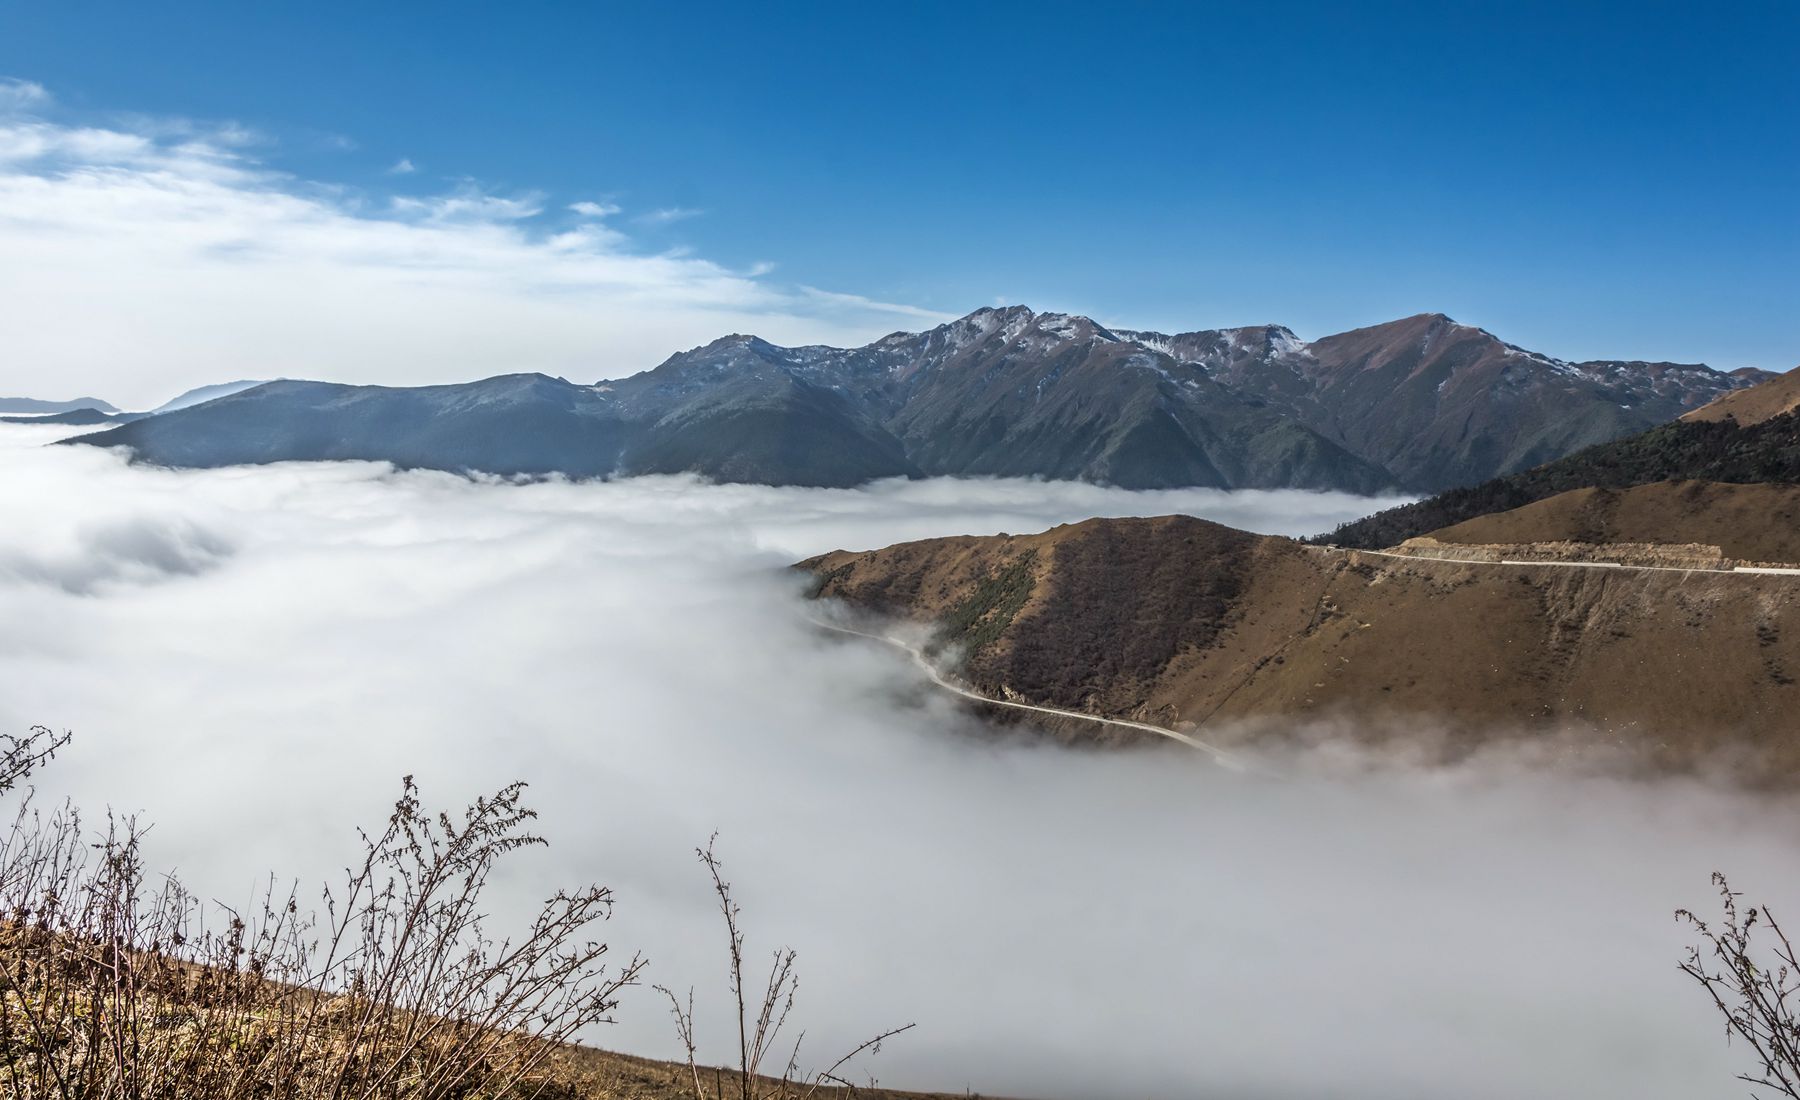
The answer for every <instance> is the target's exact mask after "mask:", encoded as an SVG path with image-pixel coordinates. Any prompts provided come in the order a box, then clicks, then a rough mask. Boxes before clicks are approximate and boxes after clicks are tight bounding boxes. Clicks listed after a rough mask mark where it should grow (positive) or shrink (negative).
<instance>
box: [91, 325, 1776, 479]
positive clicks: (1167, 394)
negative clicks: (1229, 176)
mask: <svg viewBox="0 0 1800 1100" xmlns="http://www.w3.org/2000/svg"><path fill="white" fill-rule="evenodd" d="M1760 377H1762V374H1761V372H1738V373H1736V374H1729V375H1728V374H1723V373H1720V372H1717V371H1714V370H1711V369H1710V368H1707V367H1705V366H1700V365H1691V364H1672V363H1638V362H1622V361H1602V362H1591V363H1567V362H1564V361H1562V360H1557V359H1552V358H1549V357H1547V356H1543V355H1538V354H1536V353H1533V352H1528V351H1524V350H1522V349H1519V348H1516V347H1513V346H1512V345H1510V344H1506V343H1504V342H1502V341H1500V340H1499V339H1498V338H1496V337H1494V336H1493V335H1492V334H1490V333H1487V332H1485V331H1484V330H1481V329H1478V328H1473V327H1471V326H1467V325H1459V324H1457V323H1456V322H1454V321H1452V320H1450V319H1449V318H1448V317H1445V316H1443V315H1442V314H1421V315H1419V316H1417V317H1409V318H1405V319H1402V320H1399V321H1393V322H1389V323H1387V324H1385V325H1376V326H1372V327H1370V328H1364V329H1357V330H1354V331H1352V332H1347V333H1340V334H1338V335H1335V336H1329V337H1326V338H1324V339H1321V340H1317V341H1313V342H1311V343H1307V342H1305V341H1302V340H1300V339H1298V338H1297V337H1296V336H1295V335H1294V334H1293V333H1292V332H1291V331H1290V330H1288V329H1286V328H1283V327H1281V326H1279V325H1263V326H1251V327H1247V328H1234V329H1214V330H1205V331H1200V332H1188V333H1178V334H1174V335H1165V334H1161V333H1153V332H1139V331H1130V330H1112V329H1109V328H1107V327H1106V326H1103V325H1100V324H1098V323H1097V322H1095V321H1093V320H1091V319H1089V318H1086V317H1080V316H1075V315H1070V314H1061V313H1036V312H1034V311H1032V310H1030V309H1028V308H1026V307H1024V306H1010V307H1005V308H989V309H981V310H977V311H975V312H974V313H971V314H969V315H968V316H966V317H962V318H959V319H957V320H955V321H951V322H948V323H946V324H943V325H939V326H938V327H936V328H933V329H930V330H927V331H925V332H918V333H907V332H897V333H893V334H891V335H888V336H885V337H882V338H881V339H879V340H876V341H874V342H873V343H870V344H867V345H864V346H862V347H859V348H833V347H824V346H806V347H794V348H785V347H779V346H776V345H774V344H770V343H768V342H767V341H764V340H761V339H759V338H757V337H755V336H748V335H731V336H726V337H722V338H720V339H718V340H715V341H713V342H711V343H709V344H706V345H704V346H702V347H699V348H695V349H692V350H690V351H686V352H681V353H678V354H676V355H673V356H670V357H669V359H667V360H666V361H665V362H663V363H662V364H661V365H660V366H658V367H656V368H655V369H653V370H649V371H645V372H643V373H641V374H637V375H633V376H631V377H629V378H624V379H615V380H606V381H602V382H599V383H596V384H594V385H587V386H584V385H580V384H577V383H572V382H568V381H565V380H562V379H555V378H550V377H547V376H544V375H506V376H501V377H498V378H490V379H485V380H483V381H480V382H472V383H467V384H462V385H451V386H426V387H418V388H409V389H396V388H388V387H376V386H344V385H336V384H331V383H320V382H277V383H270V384H266V385H262V386H256V387H254V388H251V389H247V390H244V391H242V392H238V393H232V394H229V395H227V396H223V397H220V398H218V399H215V400H211V401H207V402H204V403H202V404H199V405H196V406H193V407H192V408H186V409H179V410H176V411H173V412H168V413H164V414H162V415H159V416H155V417H151V418H149V419H146V420H142V421H139V422H136V423H133V424H128V425H123V426H120V427H117V428H114V429H112V430H110V431H106V432H100V433H97V434H94V435H90V436H84V437H81V439H79V440H77V442H85V443H95V444H101V445H108V446H110V445H127V446H130V447H132V448H133V449H134V451H135V452H136V455H137V457H138V459H139V460H141V461H147V462H153V463H160V464H165V465H174V466H219V465H231V464H239V463H254V462H273V461H281V460H288V459H333V458H362V459H376V460H382V461H389V462H394V463H396V464H398V465H402V466H417V467H428V468H437V469H450V470H479V471H486V472H490V473H497V474H505V475H511V474H528V475H529V474H547V473H564V474H568V475H571V476H579V477H596V476H625V475H631V474H648V473H678V472H692V473H698V474H701V475H704V476H707V477H710V478H713V479H716V480H720V481H738V482H761V483H768V484H795V485H827V486H833V485H835V486H842V485H855V484H859V483H861V482H864V481H868V480H872V479H876V478H882V477H897V476H898V477H916V476H922V475H1002V476H1033V477H1045V478H1054V479H1076V480H1086V481H1096V482H1103V483H1109V484H1114V485H1119V486H1122V487H1126V488H1166V487H1177V486H1209V487H1216V488H1222V489H1243V488H1307V489H1339V490H1348V491H1353V492H1374V491H1377V490H1381V489H1388V488H1395V487H1399V488H1407V489H1414V490H1433V489H1437V488H1441V487H1444V486H1448V485H1457V484H1466V483H1470V482H1473V481H1480V480H1482V479H1484V478H1488V477H1492V476H1494V475H1496V474H1501V473H1508V472H1512V471H1515V470H1522V469H1526V468H1529V467H1531V466H1534V465H1536V464H1538V463H1540V462H1543V461H1546V460H1548V459H1552V458H1556V457H1559V456H1561V455H1563V454H1566V453H1568V452H1569V451H1572V450H1575V449H1577V448H1579V447H1582V446H1586V445H1589V444H1592V443H1597V442H1602V441H1605V440H1608V439H1613V438H1617V437H1619V436H1622V435H1629V434H1631V433H1634V432H1637V431H1641V430H1643V429H1644V428H1646V427H1649V426H1651V425H1654V424H1658V423H1662V422H1664V421H1667V420H1671V419H1673V418H1675V417H1677V416H1679V415H1681V414H1682V413H1684V412H1686V411H1688V410H1690V409H1693V408H1697V407H1699V406H1701V405H1703V404H1705V403H1707V402H1709V401H1711V400H1713V399H1714V398H1716V397H1718V396H1720V395H1721V394H1724V393H1728V392H1730V391H1732V390H1734V389H1737V388H1740V387H1742V386H1745V385H1748V384H1750V383H1751V382H1753V381H1756V380H1758V379H1759V378H1760Z"/></svg>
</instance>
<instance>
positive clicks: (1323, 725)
mask: <svg viewBox="0 0 1800 1100" xmlns="http://www.w3.org/2000/svg"><path fill="white" fill-rule="evenodd" d="M1312 543H1313V544H1312V545H1308V544H1307V543H1305V542H1301V541H1296V540H1292V539H1285V538H1277V537H1272V536H1262V535H1254V534H1251V533H1248V532H1244V531H1235V530H1232V529H1230V528H1226V527H1221V526H1219V525H1217V524H1213V523H1208V522H1206V521H1204V520H1199V519H1195V518H1192V517H1188V516H1168V517H1162V518H1157V519H1093V520H1088V521H1085V522H1082V523H1079V524H1072V525H1066V526H1063V527H1058V528H1055V529H1053V530H1051V531H1047V532H1043V533H1041V534H1036V535H1000V536H989V537H962V538H947V539H931V540H925V541H921V542H912V543H901V544H897V545H894V546H889V547H886V548H882V549H877V550H867V551H845V550H839V551H835V552H833V553H830V554H824V555H820V556H819V557H816V558H813V559H810V560H808V561H805V562H802V563H800V565H799V566H798V568H799V569H802V570H804V571H807V572H809V573H811V574H812V575H813V578H814V581H813V595H814V596H823V597H830V598H833V599H835V600H838V601H840V602H842V603H844V604H847V605H849V606H850V607H852V608H855V609H860V610H862V611H866V612H873V613H876V614H879V615H882V616H901V617H905V618H909V619H914V620H921V621H924V622H927V623H929V624H931V626H932V630H933V634H932V636H933V639H934V641H933V643H932V646H933V649H934V651H935V652H936V653H937V655H938V657H939V659H940V660H941V661H943V662H944V663H945V664H946V665H947V666H948V667H950V668H952V669H953V671H954V672H955V673H956V674H958V675H960V676H961V677H962V678H963V679H964V680H965V682H966V683H968V684H969V685H970V686H971V687H972V688H973V689H974V690H976V691H977V692H979V693H981V694H983V695H985V696H987V697H988V698H990V699H1001V700H1009V701H1012V702H1015V703H1024V704H1029V705H1035V706H1050V707H1056V708H1060V709H1064V710H1074V711H1079V712H1082V713H1085V714H1089V715H1097V716H1104V717H1109V718H1127V719H1133V720H1138V721H1146V722H1151V723H1155V724H1159V725H1161V726H1162V727H1164V728H1168V729H1174V730H1176V731H1178V732H1185V733H1188V734H1193V735H1197V736H1201V737H1204V738H1205V739H1207V740H1208V741H1209V742H1213V743H1215V744H1216V743H1218V742H1219V741H1221V740H1232V739H1236V740H1239V741H1245V740H1253V739H1254V740H1260V739H1263V738H1266V737H1286V736H1293V735H1294V733H1295V731H1297V730H1300V731H1305V730H1309V729H1310V730H1311V731H1313V733H1316V734H1318V735H1320V736H1334V735H1336V734H1338V733H1343V732H1347V733H1351V734H1353V735H1355V736H1358V737H1362V738H1375V739H1389V738H1392V739H1395V740H1397V741H1400V742H1403V743H1405V744H1406V746H1407V750H1408V751H1409V752H1416V751H1418V750H1420V749H1421V748H1425V749H1429V750H1430V751H1433V752H1445V753H1449V754H1452V755H1456V754H1461V753H1467V752H1472V751H1476V750H1477V749H1480V748H1482V747H1484V746H1489V745H1492V744H1494V743H1496V742H1502V743H1512V744H1515V745H1518V746H1525V747H1528V748H1530V749H1531V751H1534V752H1543V753H1546V754H1548V756H1549V757H1551V758H1553V759H1556V760H1559V761H1560V760H1563V759H1565V758H1569V757H1582V756H1595V755H1599V756H1608V757H1613V758H1623V759H1626V760H1628V761H1629V762H1630V763H1632V764H1633V765H1646V764H1648V765H1650V766H1653V767H1656V768H1659V769H1661V768H1674V769H1679V770H1706V769H1712V768H1723V769H1725V770H1726V771H1728V772H1731V773H1734V774H1737V775H1738V776H1740V777H1741V778H1743V779H1746V780H1749V781H1751V782H1754V783H1773V784H1779V785H1783V786H1791V785H1792V784H1794V783H1796V782H1800V740H1797V739H1796V738H1794V736H1793V731H1794V719H1793V715H1794V708H1795V705H1796V702H1797V701H1800V694H1796V693H1800V576H1797V575H1796V574H1800V370H1797V371H1795V372H1791V373H1789V374H1786V375H1781V376H1776V377H1774V378H1773V379H1771V380H1770V381H1767V382H1765V383H1763V384H1761V385H1759V386H1756V387H1754V388H1749V389H1742V390H1736V391H1733V392H1731V393H1728V394H1726V395H1725V396H1723V397H1721V398H1720V399H1719V400H1718V401H1716V402H1714V403H1713V404H1710V405H1708V406H1705V407H1704V408H1702V409H1700V410H1696V411H1694V412H1693V413H1691V414H1689V415H1687V416H1685V417H1684V418H1683V419H1682V420H1681V421H1679V422H1676V423H1671V424H1664V425H1659V426H1657V427H1655V428H1652V429H1650V430H1648V431H1646V432H1643V433H1641V434H1639V435H1636V436H1633V437H1630V438H1626V439H1621V440H1615V441H1612V442H1609V443H1604V444H1599V445H1596V446H1594V447H1590V448H1586V449H1584V450H1582V451H1579V452H1576V453H1575V454H1572V455H1568V456H1565V457H1564V458H1561V459H1559V460H1557V461H1554V462H1551V463H1548V464H1546V465H1544V466H1541V467H1538V468H1535V469H1532V470H1529V471H1525V472H1522V473H1519V474H1514V475H1510V476H1507V477H1502V478H1497V479H1493V480H1491V481H1488V482H1484V483H1483V484H1481V485H1478V486H1474V487H1470V488H1462V489H1455V490H1451V491H1449V492H1446V493H1443V494H1440V495H1437V496H1434V497H1431V498H1428V499H1426V500H1423V501H1419V502H1416V503H1414V504H1410V505H1406V506H1403V507H1400V508H1396V509H1391V510H1389V511H1387V512H1382V513H1377V514H1376V515H1374V516H1371V517H1369V518H1367V519H1364V520H1361V521H1358V522H1357V523H1354V524H1349V525H1347V526H1345V527H1343V528H1340V529H1339V530H1338V531H1337V532H1336V533H1335V534H1333V535H1331V536H1322V537H1320V538H1319V539H1316V540H1312ZM1321 543H1323V544H1326V545H1320V544H1321ZM1365 549H1367V550H1378V551H1379V552H1378V553H1374V554H1365V553H1361V552H1359V551H1361V550H1365ZM1076 725H1077V726H1078V729H1077V731H1076V732H1073V733H1069V734H1068V735H1069V736H1078V737H1081V738H1084V739H1091V738H1093V737H1095V736H1114V737H1116V736H1118V734H1117V732H1116V731H1117V727H1113V728H1112V729H1113V731H1114V732H1113V733H1111V734H1107V735H1097V734H1096V733H1095V732H1094V730H1095V727H1093V726H1091V725H1088V724H1085V723H1076ZM1051 732H1058V730H1056V729H1055V727H1054V724H1052V728H1051Z"/></svg>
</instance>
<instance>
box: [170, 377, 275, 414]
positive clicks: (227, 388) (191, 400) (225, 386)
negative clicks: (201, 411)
mask: <svg viewBox="0 0 1800 1100" xmlns="http://www.w3.org/2000/svg"><path fill="white" fill-rule="evenodd" d="M262 384H263V383H262V381H253V380H250V379H244V380H241V381H237V382H216V383H214V384H213V385H210V386H196V387H195V388H193V389H191V390H188V391H187V392H186V393H184V394H181V395H180V396H178V397H173V398H170V399H169V400H167V401H164V402H163V403H162V404H160V405H158V406H157V407H156V408H154V409H151V410H150V412H151V415H155V414H157V413H166V412H174V411H175V410H176V409H185V408H189V407H191V406H194V405H200V404H204V403H205V402H208V401H211V400H212V399H213V398H215V397H229V396H230V395H232V394H234V393H242V392H243V391H245V390H248V389H253V388H255V387H257V386H260V385H262Z"/></svg>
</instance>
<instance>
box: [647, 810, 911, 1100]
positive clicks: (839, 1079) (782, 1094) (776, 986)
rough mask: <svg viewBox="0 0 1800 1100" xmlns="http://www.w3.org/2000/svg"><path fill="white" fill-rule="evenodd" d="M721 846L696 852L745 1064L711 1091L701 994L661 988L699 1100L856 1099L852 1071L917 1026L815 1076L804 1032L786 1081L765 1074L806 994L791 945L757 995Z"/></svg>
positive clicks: (894, 1031)
mask: <svg viewBox="0 0 1800 1100" xmlns="http://www.w3.org/2000/svg"><path fill="white" fill-rule="evenodd" d="M717 841H718V836H717V835H716V834H715V835H714V836H713V838H712V840H711V841H709V842H708V843H707V845H706V847H704V848H696V849H694V854H695V855H696V856H698V857H699V858H700V862H701V864H702V865H704V866H705V867H706V871H707V874H708V875H709V876H710V877H711V879H712V888H713V896H714V897H715V898H716V899H717V900H718V903H719V914H720V916H721V917H722V918H723V920H724V924H725V940H726V951H727V957H728V959H729V963H730V965H729V970H728V972H727V973H728V979H729V982H730V986H731V996H732V1000H733V1002H734V1003H735V1005H736V1008H737V1039H738V1059H737V1065H736V1066H735V1067H734V1068H733V1069H732V1070H731V1071H730V1074H729V1076H727V1075H726V1073H725V1071H724V1070H714V1071H713V1073H712V1074H711V1075H710V1076H712V1079H713V1080H712V1086H713V1089H712V1092H711V1093H708V1092H707V1089H706V1084H707V1083H706V1080H705V1078H706V1076H708V1075H707V1074H703V1073H702V1072H701V1068H700V1064H699V1060H698V1058H699V1055H698V1040H697V1039H696V1037H695V1035H694V991H693V990H692V989H689V990H688V992H687V998H686V1001H685V1002H684V1001H683V1000H682V998H680V997H677V996H676V995H675V992H674V991H673V990H671V989H669V988H667V987H666V986H660V985H659V986H657V987H656V989H657V991H658V992H660V993H661V994H663V996H665V997H667V998H668V999H669V1009H670V1014H671V1015H672V1016H674V1018H675V1033H676V1036H677V1037H678V1038H680V1040H681V1045H682V1048H683V1049H684V1050H685V1051H686V1052H687V1068H688V1074H689V1078H690V1081H691V1084H692V1086H693V1093H694V1100H725V1098H726V1097H728V1096H733V1095H735V1096H736V1097H737V1098H738V1100H809V1098H811V1097H813V1096H814V1095H817V1094H818V1093H819V1092H820V1090H821V1089H830V1088H831V1087H833V1086H837V1087H841V1088H843V1089H845V1090H847V1091H848V1092H850V1093H851V1094H854V1093H855V1092H856V1086H855V1085H854V1084H853V1083H852V1082H851V1081H850V1080H849V1079H848V1078H846V1077H844V1076H843V1074H844V1073H846V1072H848V1070H847V1067H848V1066H849V1065H850V1064H851V1063H853V1062H854V1061H856V1060H857V1059H858V1058H860V1057H862V1056H863V1055H865V1054H875V1053H878V1052H879V1051H880V1050H881V1044H882V1043H884V1042H886V1041H887V1040H889V1039H891V1038H893V1037H894V1036H896V1035H898V1034H900V1033H901V1032H903V1031H910V1030H911V1029H912V1028H913V1026H914V1025H912V1024H906V1025H904V1026H902V1027H896V1028H891V1029H889V1030H887V1031H883V1032H881V1033H880V1034H878V1035H875V1036H874V1037H872V1038H870V1039H866V1040H864V1041H863V1042H861V1043H859V1044H857V1045H856V1046H855V1047H853V1048H852V1049H851V1050H849V1051H848V1052H846V1053H845V1054H843V1055H842V1056H840V1057H839V1058H838V1060H837V1061H835V1062H833V1063H832V1064H831V1065H830V1067H829V1068H827V1069H824V1070H820V1071H817V1072H814V1073H810V1074H806V1073H802V1072H801V1070H800V1044H801V1042H802V1041H804V1040H805V1038H806V1033H805V1032H801V1033H800V1034H799V1035H798V1036H796V1037H795V1039H794V1044H793V1046H792V1047H791V1048H790V1049H789V1050H788V1053H787V1058H786V1061H785V1064H784V1065H783V1066H782V1069H781V1076H780V1077H773V1076H767V1075H765V1073H764V1070H763V1066H764V1064H765V1061H766V1060H767V1058H768V1056H769V1055H770V1054H771V1053H773V1052H775V1051H776V1050H778V1049H779V1048H778V1047H777V1046H776V1043H777V1041H778V1040H779V1039H780V1037H781V1031H782V1029H783V1028H784V1027H785V1026H786V1025H787V1021H788V1015H789V1014H790V1013H791V1012H792V1011H793V1008H794V997H795V995H796V994H797V993H798V992H799V990H800V977H799V975H798V974H796V973H795V971H794V960H795V959H796V958H797V957H798V956H797V955H796V953H795V951H794V950H793V949H792V948H789V947H783V948H778V949H776V950H775V951H774V952H772V953H771V958H770V962H769V972H768V974H767V976H766V977H765V978H764V979H763V982H762V988H761V989H760V990H757V991H756V992H755V994H754V998H753V997H752V989H751V987H750V985H749V982H750V980H751V974H750V973H749V971H748V969H747V965H746V962H745V959H744V932H743V928H742V926H741V924H740V923H739V919H740V918H741V917H742V915H743V914H742V912H741V911H740V910H739V908H738V905H737V902H736V901H734V900H733V899H732V896H731V883H730V882H728V881H726V879H725V868H724V865H723V864H721V863H720V862H719V858H718V856H716V855H715V854H714V852H713V846H714V844H716V843H717ZM869 1085H870V1087H871V1088H873V1087H874V1085H875V1081H874V1079H873V1078H870V1079H869Z"/></svg>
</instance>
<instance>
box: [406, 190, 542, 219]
mask: <svg viewBox="0 0 1800 1100" xmlns="http://www.w3.org/2000/svg"><path fill="white" fill-rule="evenodd" d="M392 205H393V210H394V212H395V213H398V214H402V215H406V216H408V217H419V218H424V219H426V220H428V221H434V222H511V221H523V220H524V219H526V218H535V217H537V216H538V215H539V214H542V213H543V212H544V196H543V195H542V194H541V193H537V192H532V193H529V194H524V195H516V196H512V197H507V196H505V195H490V194H487V193H485V192H483V191H482V190H481V189H480V188H479V187H477V186H476V185H475V184H474V183H464V184H463V185H462V186H461V187H458V188H457V189H456V190H455V191H454V192H452V193H450V194H447V195H428V196H426V197H424V198H418V197H415V196H411V195H396V196H394V198H393V199H392Z"/></svg>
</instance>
